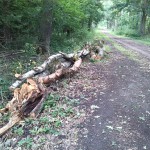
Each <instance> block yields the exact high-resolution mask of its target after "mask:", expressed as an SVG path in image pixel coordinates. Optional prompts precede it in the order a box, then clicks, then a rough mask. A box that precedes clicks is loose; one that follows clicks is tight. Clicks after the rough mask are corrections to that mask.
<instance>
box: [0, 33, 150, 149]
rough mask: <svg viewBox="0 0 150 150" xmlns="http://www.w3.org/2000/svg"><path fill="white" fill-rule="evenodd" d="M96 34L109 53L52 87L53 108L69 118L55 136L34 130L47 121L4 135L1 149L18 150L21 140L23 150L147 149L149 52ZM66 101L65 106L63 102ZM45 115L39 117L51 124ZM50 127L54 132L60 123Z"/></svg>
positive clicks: (149, 141) (47, 113)
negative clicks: (54, 103) (55, 97)
mask: <svg viewBox="0 0 150 150" xmlns="http://www.w3.org/2000/svg"><path fill="white" fill-rule="evenodd" d="M99 34H100V37H102V38H104V39H105V41H106V45H105V46H106V49H107V50H108V51H110V53H109V54H108V55H107V56H106V57H105V58H104V59H103V60H101V61H98V62H86V63H84V64H83V65H82V66H81V69H80V70H79V72H78V73H77V74H76V75H74V76H73V77H71V78H65V79H64V80H61V81H60V82H59V83H56V84H57V88H56V90H55V91H53V93H52V94H54V95H56V94H57V96H58V94H59V102H58V104H57V105H58V107H62V106H63V108H65V109H66V108H68V105H69V107H71V109H72V110H71V111H72V112H73V114H72V115H69V116H65V117H64V118H63V119H62V120H61V119H60V118H59V119H60V122H61V123H62V126H60V130H59V134H58V135H57V134H54V135H51V134H43V133H44V132H42V131H45V130H41V132H40V131H39V130H38V131H37V130H33V129H34V128H35V127H37V128H38V129H39V128H40V129H43V128H41V127H42V126H44V124H48V123H49V122H47V121H48V120H45V121H43V120H42V121H43V122H40V121H41V120H40V121H39V122H37V120H34V121H33V122H30V121H29V122H28V123H27V125H26V126H25V127H23V128H22V129H23V130H24V131H25V132H23V134H21V132H22V130H21V131H20V130H15V129H12V130H10V131H9V132H8V133H7V134H6V135H4V136H3V137H2V138H1V140H0V149H4V150H5V149H13V150H17V149H19V146H20V145H21V142H20V144H19V145H18V142H19V141H20V140H22V139H24V138H25V137H29V138H28V140H27V139H26V141H25V140H24V141H23V140H22V145H23V144H26V146H27V147H30V148H29V149H31V148H32V149H35V150H36V149H37V150H38V149H39V150H44V149H46V150H149V149H150V99H149V98H150V61H149V58H148V57H149V55H150V54H149V53H148V51H149V47H148V46H146V45H143V44H138V43H136V42H134V41H131V40H128V39H123V38H118V37H115V36H112V35H110V34H108V33H106V32H102V33H99ZM131 46H132V47H131ZM137 49H138V50H137ZM139 50H140V51H139ZM143 52H144V53H143ZM66 97H67V98H68V99H69V101H68V100H67V101H66V100H64V99H65V98H66ZM70 102H71V103H74V105H73V106H71V105H70ZM62 103H63V104H62ZM50 109H52V108H48V109H47V110H46V111H43V112H42V114H41V116H40V117H44V116H46V117H47V118H46V119H53V118H51V116H50V115H51V113H50ZM58 111H60V110H58ZM61 111H62V110H61ZM69 111H70V110H69ZM53 112H55V111H53ZM63 113H64V112H63ZM65 113H67V112H65ZM70 113H71V112H70ZM61 115H62V112H61ZM57 119H58V118H57ZM55 123H57V125H58V126H59V121H56V120H55ZM31 124H32V125H31ZM18 128H19V127H18ZM44 129H45V127H44ZM16 131H17V132H16ZM30 131H32V132H30ZM35 131H36V132H38V133H36V132H35ZM16 133H19V134H20V135H17V134H16ZM31 133H34V134H31ZM23 146H25V145H23ZM22 149H27V148H22Z"/></svg>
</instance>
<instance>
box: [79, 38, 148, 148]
mask: <svg viewBox="0 0 150 150" xmlns="http://www.w3.org/2000/svg"><path fill="white" fill-rule="evenodd" d="M111 38H112V39H113V40H115V41H117V42H119V43H121V44H122V43H123V44H122V46H124V47H125V48H131V46H132V47H134V49H138V51H139V52H142V53H143V54H144V55H145V54H146V55H147V56H149V55H150V53H148V51H149V49H148V50H147V51H146V49H145V48H148V47H147V46H144V45H141V44H135V42H131V40H127V39H118V38H115V37H112V36H111ZM130 43H131V44H130ZM107 45H109V46H110V48H111V50H112V51H113V54H111V55H110V59H109V60H108V62H105V63H103V64H102V63H99V64H96V65H95V66H94V67H92V66H91V67H90V68H94V69H92V70H93V72H94V74H93V79H91V83H92V82H95V80H96V84H95V85H94V86H93V88H91V91H92V92H93V94H94V97H93V98H91V99H90V100H88V101H85V103H84V104H83V105H84V107H85V108H86V109H87V110H90V111H89V112H92V115H91V117H89V118H87V120H86V121H85V122H84V123H83V124H80V134H79V137H80V138H79V140H78V142H79V143H78V148H77V149H78V150H79V149H80V150H145V149H147V150H149V149H150V64H149V61H148V60H146V59H144V58H143V59H142V60H141V62H140V63H138V62H136V61H133V60H131V59H128V58H127V57H126V56H124V55H122V54H121V53H120V52H118V51H117V50H116V49H115V48H114V47H113V46H112V44H111V43H107ZM140 47H142V49H141V50H140ZM134 49H133V50H134ZM142 50H143V51H142ZM95 76H99V77H100V79H99V80H97V79H96V78H95ZM99 85H103V86H101V87H99ZM92 89H93V90H92ZM94 89H96V90H94ZM91 94H92V93H91ZM84 95H90V92H85V93H84Z"/></svg>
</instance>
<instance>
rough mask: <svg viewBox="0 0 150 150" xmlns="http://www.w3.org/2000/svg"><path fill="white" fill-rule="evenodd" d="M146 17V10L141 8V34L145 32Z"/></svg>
mask: <svg viewBox="0 0 150 150" xmlns="http://www.w3.org/2000/svg"><path fill="white" fill-rule="evenodd" d="M146 19H147V14H146V11H145V10H142V17H141V24H140V34H141V35H144V34H146Z"/></svg>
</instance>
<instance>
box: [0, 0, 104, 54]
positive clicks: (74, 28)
mask: <svg viewBox="0 0 150 150" xmlns="http://www.w3.org/2000/svg"><path fill="white" fill-rule="evenodd" d="M43 2H44V1H41V0H35V1H23V0H20V1H16V0H14V1H5V0H1V1H0V14H1V15H0V20H1V21H0V27H1V29H0V33H1V35H3V37H4V39H3V42H2V45H4V46H6V47H9V48H14V49H20V48H23V47H24V45H25V50H26V49H30V51H33V52H34V51H35V47H36V46H37V45H36V44H35V43H37V42H38V39H39V34H40V21H41V19H43V18H47V16H45V17H42V16H41V14H42V12H43V11H44V9H45V11H46V10H49V9H52V14H53V15H52V20H51V21H52V24H53V27H52V37H51V47H52V49H53V50H55V48H58V47H60V48H62V47H65V46H66V47H67V48H68V47H69V48H73V46H74V45H73V46H72V47H71V45H72V44H73V43H74V41H75V43H76V44H78V43H80V41H81V39H83V38H84V37H86V35H87V34H85V33H86V32H85V31H84V30H86V31H87V29H88V28H91V27H92V25H93V24H95V25H97V24H98V22H99V21H100V20H101V19H102V17H103V12H102V11H103V6H102V3H101V1H98V0H83V1H81V0H76V1H74V0H60V1H53V0H45V2H47V3H48V4H51V2H53V3H52V6H49V5H47V6H46V8H44V7H45V6H44V3H43ZM43 23H44V22H43ZM89 26H90V27H89ZM74 38H75V40H74ZM77 38H79V40H78V41H77V40H76V39H77ZM69 39H70V41H69ZM0 42H1V41H0ZM29 43H32V44H34V45H35V46H33V45H32V44H29ZM29 47H30V48H29ZM69 48H68V49H69ZM56 50H57V49H56Z"/></svg>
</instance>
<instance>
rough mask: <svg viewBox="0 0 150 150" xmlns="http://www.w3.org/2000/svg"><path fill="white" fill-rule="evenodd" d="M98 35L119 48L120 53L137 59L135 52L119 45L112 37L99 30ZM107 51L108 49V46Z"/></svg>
mask: <svg viewBox="0 0 150 150" xmlns="http://www.w3.org/2000/svg"><path fill="white" fill-rule="evenodd" d="M100 36H101V37H102V38H103V39H105V40H107V41H109V42H111V43H112V45H113V46H114V47H115V48H116V49H117V50H119V51H120V52H121V53H122V54H124V55H126V56H127V57H128V58H130V59H132V60H137V54H136V53H135V52H133V51H130V50H127V49H126V48H124V47H123V46H121V45H119V44H118V43H116V42H114V41H113V40H112V39H110V38H109V37H108V36H107V35H105V34H103V33H101V32H100ZM107 51H110V50H109V48H108V50H107Z"/></svg>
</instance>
